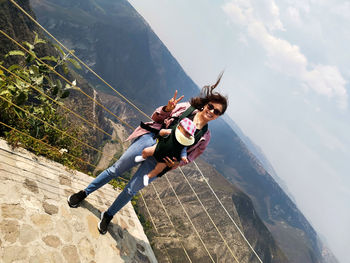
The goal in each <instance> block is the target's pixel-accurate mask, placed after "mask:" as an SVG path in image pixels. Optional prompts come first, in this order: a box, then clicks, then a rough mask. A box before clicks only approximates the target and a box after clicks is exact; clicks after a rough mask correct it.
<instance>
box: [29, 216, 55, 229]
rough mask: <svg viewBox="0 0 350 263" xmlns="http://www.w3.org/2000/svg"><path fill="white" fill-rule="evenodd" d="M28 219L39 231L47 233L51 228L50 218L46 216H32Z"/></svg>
mask: <svg viewBox="0 0 350 263" xmlns="http://www.w3.org/2000/svg"><path fill="white" fill-rule="evenodd" d="M30 219H31V220H32V222H33V223H34V225H35V226H37V227H38V228H39V229H40V230H43V231H47V230H49V229H51V228H52V227H53V222H52V220H51V217H50V216H49V215H47V214H34V215H32V216H31V217H30Z"/></svg>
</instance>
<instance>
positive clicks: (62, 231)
mask: <svg viewBox="0 0 350 263" xmlns="http://www.w3.org/2000/svg"><path fill="white" fill-rule="evenodd" d="M56 231H57V232H56V233H57V234H58V235H59V236H60V237H61V238H62V239H63V240H64V241H65V242H70V241H72V238H73V231H72V228H71V226H70V225H69V224H68V222H67V221H65V220H57V221H56Z"/></svg>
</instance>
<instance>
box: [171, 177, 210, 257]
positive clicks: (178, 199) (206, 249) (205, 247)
mask: <svg viewBox="0 0 350 263" xmlns="http://www.w3.org/2000/svg"><path fill="white" fill-rule="evenodd" d="M164 177H165V179H166V180H167V181H168V183H169V185H170V188H171V189H172V190H173V192H174V194H175V196H176V199H177V201H178V202H179V203H180V205H181V207H182V209H183V211H184V212H185V215H186V216H187V219H188V220H189V221H190V223H191V225H192V227H193V229H194V231H195V233H196V234H197V237H198V238H199V240H200V241H201V243H202V245H203V247H204V249H205V251H207V253H208V255H209V257H210V259H211V261H212V262H214V263H215V261H214V259H213V257H212V256H211V255H210V253H209V251H208V248H207V246H206V245H205V244H204V242H203V239H202V238H201V236H200V235H199V233H198V231H197V229H196V227H195V226H194V224H193V222H192V220H191V218H190V216H189V215H188V213H187V212H186V210H185V207H184V206H183V204H182V202H181V201H180V198H179V197H178V196H177V194H176V192H175V189H174V187H173V186H172V184H171V183H170V181H169V179H168V176H167V175H166V174H165V175H164Z"/></svg>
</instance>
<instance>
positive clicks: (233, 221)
mask: <svg viewBox="0 0 350 263" xmlns="http://www.w3.org/2000/svg"><path fill="white" fill-rule="evenodd" d="M193 163H194V164H195V166H196V167H197V170H198V171H199V172H200V174H201V175H202V177H203V178H204V181H205V182H206V183H207V185H208V187H209V188H210V190H211V191H212V193H213V194H214V196H215V197H216V199H217V200H218V201H219V203H220V205H221V206H222V207H223V208H224V210H225V212H226V214H227V215H228V216H229V218H230V219H231V221H232V223H233V224H234V225H235V227H236V228H237V230H238V231H239V233H240V234H241V236H242V237H243V239H244V240H245V242H246V243H247V244H248V245H249V247H250V249H251V250H252V251H253V252H254V254H255V256H256V257H257V258H258V260H259V261H260V262H261V263H262V260H261V259H260V257H259V256H258V254H257V253H256V252H255V250H254V248H253V247H252V246H251V245H250V243H249V241H248V240H247V238H246V237H245V236H244V234H243V232H242V231H241V229H240V228H239V227H238V225H237V224H236V222H235V220H233V218H232V217H231V215H230V213H229V212H228V211H227V210H226V208H225V206H224V205H223V203H222V202H221V201H220V199H219V197H218V196H217V195H216V193H215V192H214V190H213V188H212V187H211V186H210V184H209V183H208V180H207V178H205V177H204V175H203V173H202V171H201V170H200V169H199V167H198V165H197V163H196V162H193Z"/></svg>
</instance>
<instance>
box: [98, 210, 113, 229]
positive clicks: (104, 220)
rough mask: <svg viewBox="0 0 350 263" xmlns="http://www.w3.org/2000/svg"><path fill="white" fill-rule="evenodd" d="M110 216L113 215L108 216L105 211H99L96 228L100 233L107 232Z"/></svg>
mask: <svg viewBox="0 0 350 263" xmlns="http://www.w3.org/2000/svg"><path fill="white" fill-rule="evenodd" d="M112 218H113V216H110V215H109V214H108V213H107V212H106V211H104V212H102V213H101V221H100V222H99V223H98V226H97V228H98V231H100V233H101V234H102V235H104V234H106V233H107V229H108V225H109V223H110V222H111V220H112Z"/></svg>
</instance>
